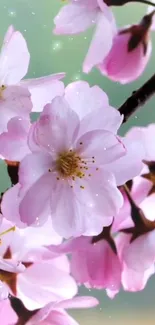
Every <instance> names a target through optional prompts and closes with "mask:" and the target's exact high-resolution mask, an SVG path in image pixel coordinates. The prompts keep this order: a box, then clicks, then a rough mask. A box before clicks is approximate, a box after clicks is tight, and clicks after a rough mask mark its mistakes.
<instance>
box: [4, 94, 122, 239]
mask: <svg viewBox="0 0 155 325" xmlns="http://www.w3.org/2000/svg"><path fill="white" fill-rule="evenodd" d="M97 118H98V119H99V120H100V119H101V117H100V112H99V113H98V116H96V120H97ZM92 124H93V123H92ZM96 124H97V122H96V121H95V122H94V128H95V126H96ZM81 125H82V121H81ZM79 128H80V121H79V117H78V115H77V114H76V112H74V111H73V110H72V109H71V108H70V107H69V106H68V105H67V103H66V102H65V100H64V99H63V98H60V97H59V98H55V99H54V100H53V102H52V104H51V105H49V104H48V105H47V106H46V107H45V109H44V111H43V113H42V114H41V117H40V118H39V120H38V121H37V122H36V123H35V124H34V125H33V126H32V129H31V131H30V138H29V146H30V149H31V151H32V154H30V155H27V156H26V157H25V159H23V160H22V161H21V164H20V170H19V183H20V184H21V191H20V194H19V195H20V197H21V202H20V205H19V212H20V215H21V221H22V222H24V223H26V224H28V225H31V224H33V223H39V222H40V221H41V219H45V218H46V215H47V211H49V210H50V213H51V216H52V220H53V227H54V229H55V230H56V231H57V232H58V233H59V234H60V235H62V236H64V237H70V236H72V235H73V236H78V235H80V234H83V233H87V234H90V233H93V234H96V233H97V234H98V233H99V232H100V231H101V229H102V227H103V225H108V224H110V223H111V220H112V219H111V218H112V215H113V214H114V212H116V213H117V212H118V210H119V208H120V206H121V205H122V203H123V202H122V197H121V195H120V192H119V191H118V189H117V187H116V183H115V178H114V176H113V174H111V173H110V172H108V171H107V170H106V172H104V164H108V162H110V161H114V160H117V159H118V158H119V157H121V156H122V155H124V154H125V148H124V145H123V144H122V142H121V141H120V140H119V139H118V138H117V137H116V136H115V135H114V134H113V133H112V132H110V131H106V130H101V129H98V130H97V129H95V130H94V129H93V127H92V128H91V130H89V126H88V130H87V128H85V133H83V134H80V136H79V135H78V130H79ZM64 134H65V137H64ZM34 171H35V173H34ZM36 192H37V196H36ZM35 198H36V201H34V200H35ZM31 200H32V202H33V204H32V203H31ZM38 202H39V205H38ZM3 205H4V203H3ZM94 215H95V219H94Z"/></svg>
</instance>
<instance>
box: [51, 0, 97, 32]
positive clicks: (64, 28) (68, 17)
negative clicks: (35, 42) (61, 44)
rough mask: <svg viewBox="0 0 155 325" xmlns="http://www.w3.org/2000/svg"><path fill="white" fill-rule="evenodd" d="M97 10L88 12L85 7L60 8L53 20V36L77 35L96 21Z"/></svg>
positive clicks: (75, 5) (68, 6) (70, 6)
mask: <svg viewBox="0 0 155 325" xmlns="http://www.w3.org/2000/svg"><path fill="white" fill-rule="evenodd" d="M97 12H98V10H97V8H96V9H95V8H94V9H93V10H91V9H90V10H89V8H88V7H87V6H83V5H78V4H68V5H66V6H64V7H62V8H61V10H60V11H59V13H58V15H57V16H56V17H55V19H54V23H55V25H56V26H55V28H54V31H53V32H54V34H77V33H80V32H83V31H85V30H86V29H87V28H89V27H90V26H91V25H93V24H94V23H95V21H96V16H97Z"/></svg>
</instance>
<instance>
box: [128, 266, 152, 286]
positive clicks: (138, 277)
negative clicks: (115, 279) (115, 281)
mask: <svg viewBox="0 0 155 325" xmlns="http://www.w3.org/2000/svg"><path fill="white" fill-rule="evenodd" d="M154 272H155V267H154V265H151V267H150V268H149V269H147V270H146V271H144V272H136V271H135V270H133V269H129V268H128V267H127V266H126V265H125V266H124V267H123V272H122V285H123V288H124V289H125V290H127V291H131V292H137V291H140V290H143V289H144V288H145V286H146V284H147V281H148V279H149V278H150V276H151V275H152V274H154Z"/></svg>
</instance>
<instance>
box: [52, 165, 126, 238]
mask: <svg viewBox="0 0 155 325" xmlns="http://www.w3.org/2000/svg"><path fill="white" fill-rule="evenodd" d="M56 185H57V187H56V188H55V190H54V191H53V194H52V196H51V209H52V220H53V227H54V229H55V230H56V231H57V232H58V233H59V234H60V235H62V236H63V237H66V238H68V237H70V236H80V235H82V234H84V233H85V232H86V233H87V235H89V234H90V235H92V233H93V232H94V235H96V232H97V231H96V230H98V233H100V232H101V230H102V227H103V226H104V225H105V224H104V223H106V226H107V223H108V224H110V223H111V218H109V217H111V216H112V215H114V214H115V212H116V211H118V210H119V208H120V206H121V205H122V203H123V198H122V196H121V194H120V192H119V190H117V188H116V187H115V180H114V178H113V175H111V174H110V173H107V172H106V174H105V173H104V171H103V172H102V171H100V172H99V174H97V175H96V173H95V174H94V175H93V174H92V177H91V178H90V179H89V181H87V180H85V179H82V180H79V181H78V180H77V181H75V183H73V188H71V187H70V185H69V184H67V183H66V182H63V181H62V182H61V181H57V183H56ZM80 186H83V187H84V190H83V189H81V188H80ZM94 215H95V220H98V222H97V223H96V226H95V223H94ZM105 217H106V218H105Z"/></svg>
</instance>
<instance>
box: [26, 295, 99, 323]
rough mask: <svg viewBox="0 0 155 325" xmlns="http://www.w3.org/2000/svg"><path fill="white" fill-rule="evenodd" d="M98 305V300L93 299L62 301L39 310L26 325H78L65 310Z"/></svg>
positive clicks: (81, 298)
mask: <svg viewBox="0 0 155 325" xmlns="http://www.w3.org/2000/svg"><path fill="white" fill-rule="evenodd" d="M96 305H98V300H97V299H96V298H93V297H75V298H73V299H69V300H62V301H60V302H57V303H49V304H48V305H47V306H45V307H44V308H42V309H41V310H39V311H38V312H37V313H36V314H35V315H34V316H32V318H31V319H30V320H29V321H28V322H27V323H26V325H36V324H40V325H45V324H49V325H53V324H57V325H78V323H77V322H76V321H75V320H74V319H73V318H72V317H71V316H69V315H68V314H67V313H66V311H65V310H64V309H72V308H73V309H75V308H91V307H95V306H96Z"/></svg>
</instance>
